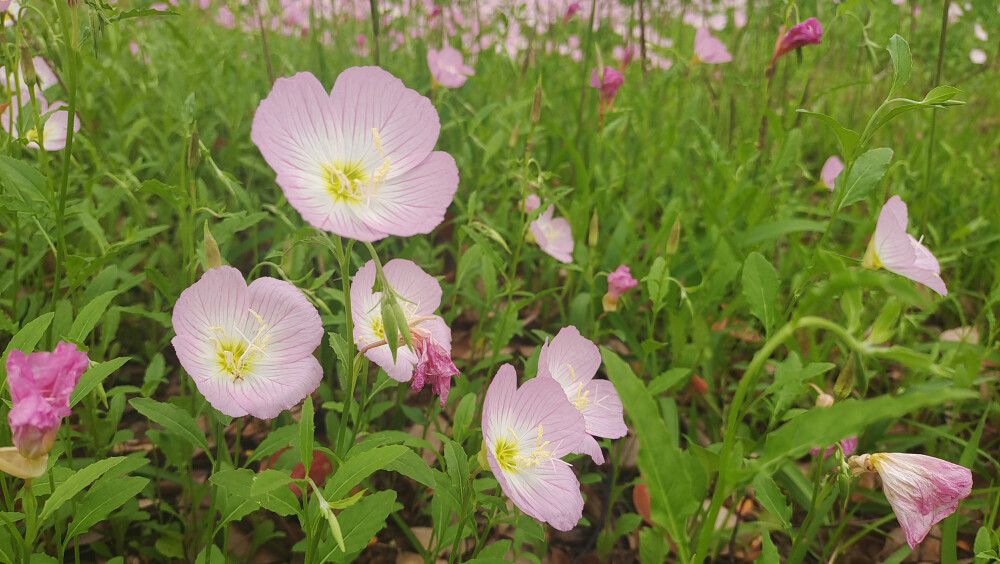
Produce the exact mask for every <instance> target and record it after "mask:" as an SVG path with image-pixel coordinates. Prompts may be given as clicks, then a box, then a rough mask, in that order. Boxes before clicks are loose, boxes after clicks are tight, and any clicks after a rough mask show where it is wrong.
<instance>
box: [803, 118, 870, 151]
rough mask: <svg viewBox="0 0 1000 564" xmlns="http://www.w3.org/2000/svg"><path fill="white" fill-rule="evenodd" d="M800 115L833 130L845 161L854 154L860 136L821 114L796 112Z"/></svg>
mask: <svg viewBox="0 0 1000 564" xmlns="http://www.w3.org/2000/svg"><path fill="white" fill-rule="evenodd" d="M797 111H798V112H799V113H801V114H805V115H807V116H812V117H814V118H816V119H818V120H820V121H821V122H823V123H825V124H826V125H828V126H829V127H830V129H832V130H833V133H834V134H836V136H837V143H839V144H840V152H841V154H842V155H843V156H844V158H845V159H849V158H851V154H852V153H854V149H855V147H857V146H858V141H859V140H860V138H861V136H860V135H858V134H857V133H856V132H855V131H854V130H853V129H847V128H846V127H844V126H843V125H840V122H839V121H837V120H835V119H833V118H832V117H830V116H828V115H826V114H821V113H818V112H810V111H808V110H797Z"/></svg>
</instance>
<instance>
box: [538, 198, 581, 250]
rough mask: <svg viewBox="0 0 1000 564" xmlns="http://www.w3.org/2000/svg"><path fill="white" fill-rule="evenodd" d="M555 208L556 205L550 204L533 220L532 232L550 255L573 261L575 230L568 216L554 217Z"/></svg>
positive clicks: (540, 245) (539, 244)
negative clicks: (567, 218) (571, 226)
mask: <svg viewBox="0 0 1000 564" xmlns="http://www.w3.org/2000/svg"><path fill="white" fill-rule="evenodd" d="M554 210H555V206H549V209H547V210H545V211H544V212H542V214H541V215H539V216H538V218H537V219H535V221H532V222H531V225H530V228H531V234H532V235H534V237H535V241H537V242H538V246H539V247H541V248H542V250H543V251H545V252H546V253H547V254H548V255H549V256H551V257H552V258H554V259H556V260H559V261H562V262H573V246H574V244H573V231H572V229H571V228H570V225H569V221H567V220H566V218H564V217H557V218H553V217H552V213H553V211H554Z"/></svg>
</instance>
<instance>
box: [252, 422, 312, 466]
mask: <svg viewBox="0 0 1000 564" xmlns="http://www.w3.org/2000/svg"><path fill="white" fill-rule="evenodd" d="M298 432H299V428H298V427H297V426H296V425H285V426H284V427H279V428H277V429H274V430H272V431H271V432H270V433H268V434H267V437H265V438H264V440H263V441H261V442H260V444H259V445H257V448H255V449H254V451H253V454H251V455H250V458H247V464H250V463H251V462H253V461H255V460H260V459H262V458H264V457H265V456H270V455H272V454H274V453H276V452H278V451H279V450H281V449H283V448H285V447H289V446H294V439H295V437H296V435H297V434H298Z"/></svg>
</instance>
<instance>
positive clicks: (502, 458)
mask: <svg viewBox="0 0 1000 564" xmlns="http://www.w3.org/2000/svg"><path fill="white" fill-rule="evenodd" d="M507 432H508V433H510V437H501V438H499V439H497V442H496V445H495V448H494V449H493V450H494V455H495V456H496V457H497V462H498V463H499V464H500V467H501V468H503V469H504V470H505V471H508V472H513V471H517V470H523V469H526V468H531V467H533V466H538V465H539V464H541V463H542V462H545V461H547V460H550V459H551V458H552V451H551V450H545V447H547V446H549V441H543V440H542V426H541V425H539V426H538V436H537V437H536V438H535V446H534V450H532V451H531V452H530V453H528V454H527V455H525V454H522V451H521V439H519V438H518V437H517V433H515V432H514V430H513V429H511V428H510V427H507Z"/></svg>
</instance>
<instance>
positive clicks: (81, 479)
mask: <svg viewBox="0 0 1000 564" xmlns="http://www.w3.org/2000/svg"><path fill="white" fill-rule="evenodd" d="M123 460H125V457H122V456H115V457H112V458H105V459H103V460H98V461H97V462H94V463H92V464H91V465H89V466H87V467H85V468H82V469H80V470H78V471H77V472H75V473H74V474H73V475H72V476H70V477H69V478H67V479H66V481H64V482H63V483H61V484H59V485H58V486H56V489H55V491H53V492H52V495H51V496H49V499H48V501H46V502H45V507H44V508H43V509H42V514H41V516H40V517H39V522H42V523H44V522H45V520H46V519H48V518H49V517H50V516H52V515H53V514H55V512H56V511H58V510H59V508H60V507H62V506H63V504H64V503H66V502H67V501H69V500H70V499H72V498H73V496H75V495H76V494H78V493H80V491H81V490H82V489H83V488H85V487H87V486H89V485H90V484H92V483H94V480H96V479H98V478H100V477H101V476H102V475H103V474H104V473H105V472H107V471H109V470H111V469H112V468H114V467H115V466H117V465H118V463H119V462H121V461H123Z"/></svg>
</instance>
